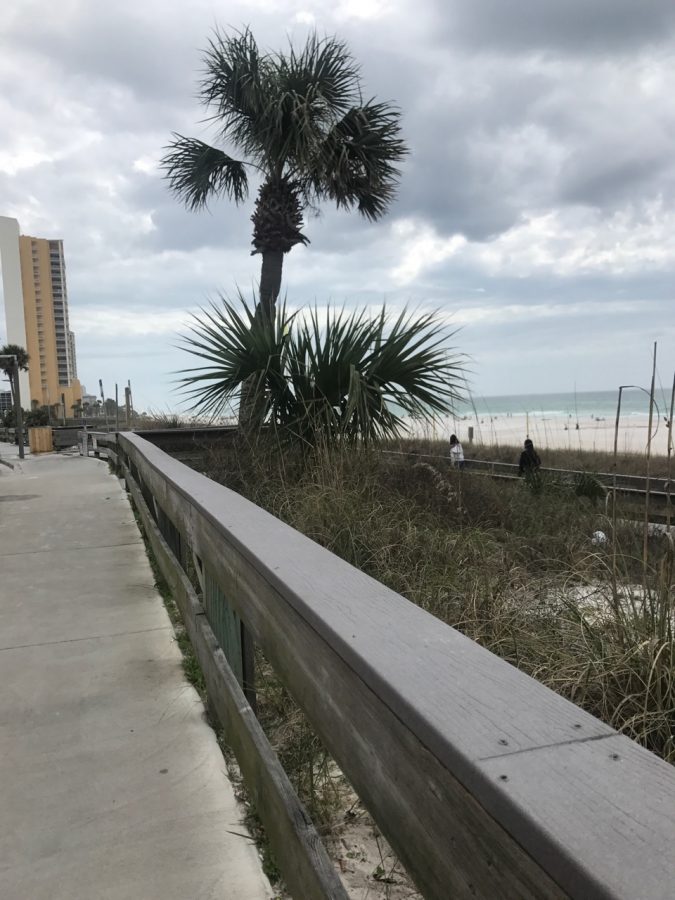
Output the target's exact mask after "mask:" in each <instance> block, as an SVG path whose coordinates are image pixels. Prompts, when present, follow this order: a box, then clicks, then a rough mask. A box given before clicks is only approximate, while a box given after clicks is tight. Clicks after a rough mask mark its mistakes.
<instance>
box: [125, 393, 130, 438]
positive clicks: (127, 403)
mask: <svg viewBox="0 0 675 900" xmlns="http://www.w3.org/2000/svg"><path fill="white" fill-rule="evenodd" d="M124 406H125V409H126V414H127V428H128V429H129V430H131V388H130V387H125V388H124Z"/></svg>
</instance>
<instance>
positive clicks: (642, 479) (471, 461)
mask: <svg viewBox="0 0 675 900" xmlns="http://www.w3.org/2000/svg"><path fill="white" fill-rule="evenodd" d="M385 453H386V454H387V455H390V456H416V457H417V456H419V457H423V458H427V459H447V460H451V459H452V457H451V456H450V455H449V454H447V453H420V452H418V451H415V450H386V451H385ZM464 461H465V462H466V464H467V465H468V466H470V467H471V468H472V469H489V470H502V471H504V472H509V473H513V474H517V473H518V468H519V467H518V464H517V463H508V462H502V461H501V460H492V459H476V458H474V457H470V456H467V457H465V460H464ZM539 471H540V472H543V473H548V474H549V475H556V476H563V477H564V476H568V477H578V476H582V475H589V474H592V475H593V477H595V478H598V479H599V480H600V481H602V482H603V484H605V485H606V486H611V484H612V481H613V479H614V474H613V473H611V472H590V471H586V472H584V471H582V470H581V469H558V468H553V467H549V466H542V467H541V469H540V470H539ZM616 480H617V482H618V483H619V484H625V485H627V486H631V487H634V488H635V489H636V490H644V489H645V487H646V482H647V478H646V476H645V475H625V474H623V473H621V472H617V473H616ZM649 481H650V486H651V487H650V490H652V489H653V490H654V491H665V489H666V482H667V479H666V478H663V477H662V476H651V477H650V479H649Z"/></svg>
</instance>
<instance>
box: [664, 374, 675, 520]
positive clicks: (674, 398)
mask: <svg viewBox="0 0 675 900" xmlns="http://www.w3.org/2000/svg"><path fill="white" fill-rule="evenodd" d="M674 412H675V374H673V390H672V391H671V394H670V415H669V417H668V481H667V482H666V494H667V498H668V500H667V506H666V523H667V526H668V528H667V532H668V534H670V511H671V508H672V507H671V501H672V491H673V487H672V485H673V479H672V463H673V413H674Z"/></svg>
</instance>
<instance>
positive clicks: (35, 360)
mask: <svg viewBox="0 0 675 900" xmlns="http://www.w3.org/2000/svg"><path fill="white" fill-rule="evenodd" d="M0 253H1V254H2V276H3V293H4V301H5V317H6V322H7V340H8V342H9V343H12V344H19V345H20V346H22V347H25V348H26V350H27V351H28V356H29V358H30V359H29V364H28V379H27V384H26V383H25V379H24V384H23V385H22V387H21V394H22V405H23V406H24V407H28V405H29V404H28V402H27V400H28V397H27V396H26V387H27V388H28V395H29V396H30V405H32V406H51V407H54V406H55V405H59V406H61V404H65V412H66V415H68V416H71V415H72V408H73V406H74V405H75V404H77V403H78V402H81V400H82V387H81V385H80V382H79V381H78V378H77V362H76V358H75V335H74V334H73V332H72V331H71V330H70V324H69V321H68V289H67V285H66V264H65V259H64V256H63V241H60V240H47V239H45V238H36V237H29V236H26V235H19V223H18V222H17V221H16V219H8V218H5V217H0ZM19 306H21V310H22V312H23V315H20V310H19Z"/></svg>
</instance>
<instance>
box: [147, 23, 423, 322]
mask: <svg viewBox="0 0 675 900" xmlns="http://www.w3.org/2000/svg"><path fill="white" fill-rule="evenodd" d="M204 63H205V70H204V74H203V77H202V80H201V83H200V94H199V96H200V100H201V101H202V103H203V104H204V105H205V106H206V107H207V109H208V110H209V119H210V120H211V121H212V122H213V123H214V124H215V125H216V127H217V138H218V143H220V144H225V145H230V146H231V147H232V148H234V150H235V151H236V153H237V154H238V155H239V156H241V157H242V158H241V159H236V158H234V157H233V156H230V155H229V154H228V153H226V152H225V151H224V150H222V149H220V148H218V147H213V146H211V145H210V144H207V143H205V142H204V141H201V140H198V139H196V138H189V137H184V136H182V135H180V134H174V136H173V140H172V141H171V143H170V144H169V146H168V148H167V153H166V155H165V156H164V158H163V160H162V166H163V168H164V171H165V173H166V177H167V178H168V181H169V184H170V186H171V189H172V190H173V191H174V193H175V194H176V195H177V196H178V197H179V198H180V199H181V200H183V202H184V203H185V204H186V205H187V207H188V208H189V209H192V210H198V209H201V208H202V207H204V206H205V205H206V204H207V203H208V201H209V200H210V199H211V198H212V197H216V196H225V197H227V198H229V199H230V200H233V201H234V202H235V203H237V204H239V203H242V202H243V201H244V200H245V199H246V198H247V196H248V190H249V172H250V171H251V170H253V171H254V172H256V173H257V175H258V177H259V179H260V181H261V184H260V188H259V190H258V195H257V198H256V203H255V210H254V213H253V216H252V222H253V242H252V243H253V251H252V252H253V253H260V254H262V263H263V264H262V273H261V283H260V302H261V305H262V306H263V307H264V308H265V309H266V310H267V311H268V312H269V313H271V312H272V311H273V309H274V305H275V302H276V298H277V296H278V293H279V289H280V286H281V271H282V265H283V254H285V253H288V252H289V251H290V250H291V249H292V248H293V247H294V246H295V245H296V244H306V243H308V239H307V237H306V236H305V235H304V234H303V232H302V227H303V213H304V210H305V209H306V208H307V207H308V206H310V205H314V204H316V203H318V202H320V201H324V200H331V201H333V202H334V203H335V204H336V205H337V206H338V207H342V208H345V209H353V208H356V209H357V210H358V212H359V213H360V214H361V215H362V216H364V217H365V218H366V219H369V220H371V221H374V220H376V219H378V218H379V217H380V216H382V215H383V214H384V213H385V212H386V210H387V209H388V207H389V204H390V203H391V201H392V199H393V197H394V194H395V190H396V186H397V184H398V176H399V170H398V168H397V163H398V162H399V161H400V160H401V159H402V158H403V157H404V156H405V154H406V153H407V149H406V146H405V144H404V142H403V141H402V139H401V137H400V124H399V113H398V111H397V110H396V109H395V108H394V107H392V106H390V105H389V104H386V103H379V102H376V101H375V100H367V101H364V99H363V95H362V92H361V81H360V76H359V68H358V66H357V65H356V63H355V62H354V59H353V58H352V56H351V54H350V52H349V50H348V49H347V47H346V45H345V44H344V43H343V42H341V41H339V40H337V39H335V38H319V37H317V36H316V35H312V36H310V38H309V39H308V40H307V42H306V43H305V45H304V47H303V48H302V50H299V51H298V50H295V49H294V48H293V47H291V48H290V49H289V50H288V52H286V53H271V52H264V53H263V52H261V51H260V50H259V48H258V45H257V44H256V41H255V39H254V37H253V35H252V34H251V32H250V31H249V30H248V29H247V30H245V31H244V32H242V33H240V34H236V35H234V36H225V35H222V34H221V33H219V32H216V34H215V35H214V37H213V39H212V40H211V41H210V43H209V47H208V49H207V51H206V53H205V56H204Z"/></svg>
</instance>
